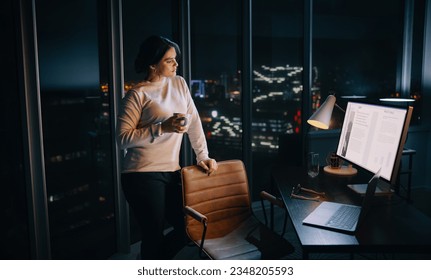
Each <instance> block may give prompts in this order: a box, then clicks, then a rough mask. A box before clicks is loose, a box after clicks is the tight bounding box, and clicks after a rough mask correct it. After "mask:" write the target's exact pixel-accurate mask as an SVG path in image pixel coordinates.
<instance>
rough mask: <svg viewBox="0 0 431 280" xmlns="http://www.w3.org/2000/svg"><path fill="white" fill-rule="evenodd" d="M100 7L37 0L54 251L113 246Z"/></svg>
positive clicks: (99, 253)
mask: <svg viewBox="0 0 431 280" xmlns="http://www.w3.org/2000/svg"><path fill="white" fill-rule="evenodd" d="M105 14H106V7H105V6H103V5H102V3H101V2H100V1H87V0H80V1H74V2H70V3H64V2H61V3H60V2H50V1H42V0H40V1H37V2H36V15H37V27H38V44H39V45H38V49H39V66H40V88H41V103H42V104H41V106H42V120H43V134H44V135H43V136H44V153H45V154H44V157H45V172H46V185H47V196H48V197H47V199H48V215H49V224H50V229H49V230H50V237H51V249H52V258H53V259H87V258H94V259H103V258H107V257H109V256H110V255H112V254H113V253H114V252H115V249H116V246H115V245H116V237H115V217H114V188H113V186H114V182H113V167H112V162H113V161H112V146H111V145H112V143H111V139H112V138H111V137H112V136H111V133H112V132H111V130H110V128H111V123H110V122H111V119H110V109H109V108H110V103H109V94H110V90H109V80H108V77H107V74H106V73H108V70H107V67H108V66H107V65H109V63H108V61H109V60H108V59H109V55H108V45H107V37H105V36H106V34H107V31H106V29H104V28H107V26H109V25H108V24H107V22H106V17H105ZM95 237H96V238H95Z"/></svg>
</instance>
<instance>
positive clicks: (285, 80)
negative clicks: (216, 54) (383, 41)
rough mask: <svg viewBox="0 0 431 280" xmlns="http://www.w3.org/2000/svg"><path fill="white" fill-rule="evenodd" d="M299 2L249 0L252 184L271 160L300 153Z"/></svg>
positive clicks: (295, 159)
mask: <svg viewBox="0 0 431 280" xmlns="http://www.w3.org/2000/svg"><path fill="white" fill-rule="evenodd" d="M303 5H304V4H303V1H300V0H293V1H285V0H279V1H264V0H258V1H253V9H252V10H253V15H252V18H253V34H252V40H253V48H252V49H253V81H252V85H253V92H252V152H253V157H252V158H253V174H259V176H254V185H255V186H256V187H257V188H258V187H264V186H267V185H268V180H269V178H270V168H271V166H272V165H273V164H274V162H280V163H281V164H292V165H298V164H300V162H301V160H300V159H301V158H302V157H303V156H302V141H301V139H302V137H301V135H302V131H301V122H302V117H301V116H302V98H303V93H304V92H303V75H304V73H303V70H304V68H303V20H304V18H303Z"/></svg>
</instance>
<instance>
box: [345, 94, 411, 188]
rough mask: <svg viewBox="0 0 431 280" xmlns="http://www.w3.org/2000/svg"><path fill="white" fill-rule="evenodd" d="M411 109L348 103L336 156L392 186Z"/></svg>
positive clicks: (395, 178) (394, 181) (397, 170)
mask: <svg viewBox="0 0 431 280" xmlns="http://www.w3.org/2000/svg"><path fill="white" fill-rule="evenodd" d="M412 111H413V107H411V106H409V107H404V108H400V107H393V106H386V105H376V104H365V103H359V102H348V103H347V108H346V114H345V117H344V122H343V126H342V129H341V134H340V139H339V142H338V147H337V155H338V156H339V157H340V158H342V159H344V160H347V161H348V162H350V163H352V164H354V165H357V166H359V167H361V168H363V169H365V170H367V171H369V172H371V173H373V174H374V173H376V172H377V171H378V170H379V169H381V170H380V178H381V179H382V180H384V181H386V182H388V183H390V184H391V185H394V184H395V183H396V180H397V175H398V172H399V166H400V161H401V156H402V152H403V148H404V143H405V141H406V138H407V133H408V128H409V125H410V119H411V115H412Z"/></svg>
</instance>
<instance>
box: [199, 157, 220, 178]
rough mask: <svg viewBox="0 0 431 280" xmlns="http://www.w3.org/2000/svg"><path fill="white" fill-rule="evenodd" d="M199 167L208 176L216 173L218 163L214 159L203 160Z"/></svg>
mask: <svg viewBox="0 0 431 280" xmlns="http://www.w3.org/2000/svg"><path fill="white" fill-rule="evenodd" d="M198 165H199V166H200V167H202V168H203V169H204V170H205V172H206V173H207V174H208V176H209V175H211V173H213V172H215V171H216V170H217V168H218V165H217V162H216V161H215V159H212V158H208V159H204V160H201V161H200V162H199V163H198Z"/></svg>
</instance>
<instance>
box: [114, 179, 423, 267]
mask: <svg viewBox="0 0 431 280" xmlns="http://www.w3.org/2000/svg"><path fill="white" fill-rule="evenodd" d="M430 200H431V188H430V187H415V188H413V189H412V191H411V203H412V205H414V206H415V207H417V208H418V209H419V210H420V211H422V212H423V213H425V214H426V215H428V216H430V217H431V203H430V202H429V201H430ZM267 207H268V205H267ZM253 211H254V213H255V214H256V216H257V217H258V218H259V219H261V221H262V222H264V218H263V211H262V209H261V204H260V201H257V202H254V203H253ZM267 213H268V211H267ZM283 215H284V211H283V210H281V209H278V208H276V211H275V219H274V220H275V221H279V222H276V225H275V230H276V231H277V232H281V229H282V222H283V218H284V216H283ZM283 237H284V238H285V239H286V240H287V241H288V242H289V243H290V244H291V245H292V246H293V248H294V249H293V251H291V252H289V253H288V254H286V255H285V256H283V257H281V258H280V259H290V260H299V259H302V250H301V246H300V244H299V241H298V238H297V236H296V234H295V232H294V230H293V226H292V224H291V222H290V220H289V219H288V222H287V230H286V233H285V234H284V236H283ZM139 245H140V244H139V242H138V243H135V244H132V246H131V252H130V253H129V254H115V255H113V256H112V258H111V259H114V260H121V259H123V260H124V259H137V257H138V254H139V248H140V246H139ZM309 257H310V258H311V259H335V260H338V259H351V258H354V259H401V260H404V259H405V260H408V259H426V260H431V252H430V253H429V254H356V255H353V256H352V255H350V254H310V255H309ZM173 259H176V260H199V259H201V258H200V256H199V253H198V248H197V247H196V246H194V245H192V244H190V245H188V246H185V247H184V248H183V249H182V250H181V251H180V252H179V253H178V254H177V255H176V256H175V257H174V258H173Z"/></svg>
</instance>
